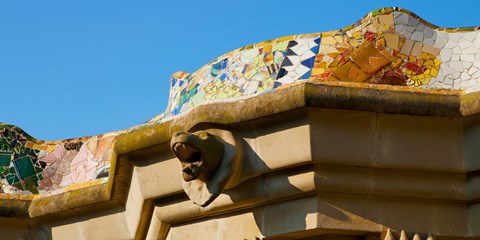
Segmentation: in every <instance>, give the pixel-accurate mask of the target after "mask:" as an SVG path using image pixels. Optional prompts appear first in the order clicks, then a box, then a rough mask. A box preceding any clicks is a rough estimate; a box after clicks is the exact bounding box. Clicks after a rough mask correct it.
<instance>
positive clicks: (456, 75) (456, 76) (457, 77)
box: [451, 72, 462, 80]
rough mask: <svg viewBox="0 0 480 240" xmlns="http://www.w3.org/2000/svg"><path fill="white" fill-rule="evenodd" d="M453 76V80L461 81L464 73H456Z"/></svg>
mask: <svg viewBox="0 0 480 240" xmlns="http://www.w3.org/2000/svg"><path fill="white" fill-rule="evenodd" d="M451 76H452V78H453V80H456V79H459V78H460V76H462V73H461V72H454V73H452V75H451Z"/></svg>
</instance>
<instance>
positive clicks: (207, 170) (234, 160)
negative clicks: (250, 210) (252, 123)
mask: <svg viewBox="0 0 480 240" xmlns="http://www.w3.org/2000/svg"><path fill="white" fill-rule="evenodd" d="M170 146H171V148H172V151H173V153H174V154H175V156H177V158H178V159H179V160H180V163H181V165H182V177H183V181H182V186H183V189H184V190H185V193H187V195H188V197H189V198H190V199H191V200H192V201H193V202H194V203H195V204H198V205H200V206H203V207H204V206H207V205H208V204H209V203H210V202H212V201H213V200H214V199H215V198H216V197H217V196H218V195H219V194H220V192H222V191H223V190H224V189H228V188H232V187H234V186H236V185H238V184H239V180H240V179H243V178H242V177H241V176H239V175H240V174H241V173H242V169H243V164H244V162H243V160H244V159H243V156H245V154H244V150H243V146H242V144H241V142H240V139H238V138H237V137H235V136H234V135H233V133H231V132H230V131H226V130H220V129H208V130H202V131H196V132H194V133H188V132H175V133H174V134H173V135H172V140H171V142H170Z"/></svg>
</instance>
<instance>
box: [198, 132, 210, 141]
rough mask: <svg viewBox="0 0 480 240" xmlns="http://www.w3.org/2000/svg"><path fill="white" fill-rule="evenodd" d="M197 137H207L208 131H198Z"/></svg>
mask: <svg viewBox="0 0 480 240" xmlns="http://www.w3.org/2000/svg"><path fill="white" fill-rule="evenodd" d="M198 137H199V138H201V139H207V137H208V133H207V132H205V131H201V132H198Z"/></svg>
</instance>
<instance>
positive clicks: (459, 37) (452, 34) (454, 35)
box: [449, 32, 463, 42]
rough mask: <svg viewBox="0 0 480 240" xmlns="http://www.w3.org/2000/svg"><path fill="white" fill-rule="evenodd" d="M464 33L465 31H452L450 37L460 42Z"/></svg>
mask: <svg viewBox="0 0 480 240" xmlns="http://www.w3.org/2000/svg"><path fill="white" fill-rule="evenodd" d="M462 35H463V33H459V32H458V33H457V32H455V33H450V36H449V38H450V40H452V41H455V42H458V41H459V40H460V39H461V38H462Z"/></svg>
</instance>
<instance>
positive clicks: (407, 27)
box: [405, 25, 415, 33]
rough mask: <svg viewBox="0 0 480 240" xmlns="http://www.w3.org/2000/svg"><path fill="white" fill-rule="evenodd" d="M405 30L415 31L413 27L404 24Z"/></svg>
mask: <svg viewBox="0 0 480 240" xmlns="http://www.w3.org/2000/svg"><path fill="white" fill-rule="evenodd" d="M405 31H407V32H410V33H413V32H415V27H412V26H408V25H406V26H405Z"/></svg>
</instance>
